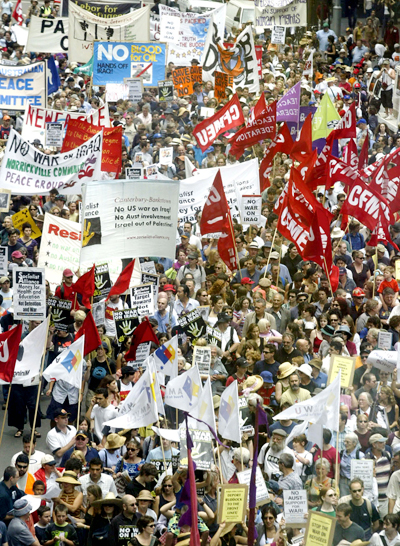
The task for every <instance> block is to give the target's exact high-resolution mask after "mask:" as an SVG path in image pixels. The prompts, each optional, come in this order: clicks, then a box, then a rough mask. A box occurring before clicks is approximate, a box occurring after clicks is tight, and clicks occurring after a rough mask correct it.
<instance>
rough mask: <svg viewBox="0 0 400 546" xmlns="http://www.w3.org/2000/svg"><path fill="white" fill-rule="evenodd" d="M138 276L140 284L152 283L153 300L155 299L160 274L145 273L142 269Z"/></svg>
mask: <svg viewBox="0 0 400 546" xmlns="http://www.w3.org/2000/svg"><path fill="white" fill-rule="evenodd" d="M140 278H141V282H140V284H152V285H153V296H154V301H157V295H158V283H159V282H160V276H159V275H157V274H156V273H147V272H145V271H142V273H141V276H140Z"/></svg>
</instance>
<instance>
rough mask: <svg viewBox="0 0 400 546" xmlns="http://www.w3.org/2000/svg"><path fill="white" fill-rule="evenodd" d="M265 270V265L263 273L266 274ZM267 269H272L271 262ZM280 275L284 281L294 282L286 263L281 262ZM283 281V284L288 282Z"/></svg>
mask: <svg viewBox="0 0 400 546" xmlns="http://www.w3.org/2000/svg"><path fill="white" fill-rule="evenodd" d="M264 271H265V267H263V269H262V270H261V273H263V274H264ZM267 271H271V264H269V265H268V269H267ZM279 276H280V278H281V279H283V281H286V282H292V277H291V276H290V273H289V269H288V268H287V267H286V265H284V264H279ZM283 281H282V284H283V285H286V282H283Z"/></svg>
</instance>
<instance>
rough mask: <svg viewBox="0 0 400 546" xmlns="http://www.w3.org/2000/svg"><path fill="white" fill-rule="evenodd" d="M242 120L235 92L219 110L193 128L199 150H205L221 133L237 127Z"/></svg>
mask: <svg viewBox="0 0 400 546" xmlns="http://www.w3.org/2000/svg"><path fill="white" fill-rule="evenodd" d="M244 122H245V119H244V115H243V112H242V108H241V106H240V102H239V97H238V96H237V94H235V95H233V97H232V98H231V100H230V101H229V102H228V103H227V104H226V105H225V106H224V107H223V108H221V110H218V112H216V113H215V114H214V115H213V116H211V117H210V118H208V119H205V120H204V121H202V122H201V123H199V124H198V125H196V127H195V128H194V129H193V135H194V137H195V138H196V140H197V143H198V145H199V148H200V149H201V151H202V152H205V151H206V150H207V148H209V147H210V146H211V145H212V143H213V142H214V140H215V139H217V138H218V136H219V135H220V134H221V133H224V132H225V131H228V130H229V129H233V128H234V127H238V126H239V125H242V124H243V123H244Z"/></svg>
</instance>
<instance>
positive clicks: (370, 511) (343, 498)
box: [340, 495, 372, 521]
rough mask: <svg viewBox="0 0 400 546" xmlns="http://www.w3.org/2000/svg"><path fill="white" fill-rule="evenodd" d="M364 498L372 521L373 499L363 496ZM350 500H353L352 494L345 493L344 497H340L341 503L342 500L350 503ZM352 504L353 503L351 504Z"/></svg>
mask: <svg viewBox="0 0 400 546" xmlns="http://www.w3.org/2000/svg"><path fill="white" fill-rule="evenodd" d="M363 499H364V500H365V502H366V503H367V510H368V514H369V517H370V518H371V521H372V504H371V501H370V500H369V499H366V498H364V497H363ZM350 501H351V495H345V496H344V497H342V498H341V499H340V504H341V503H342V502H344V503H346V504H350ZM350 506H351V505H350Z"/></svg>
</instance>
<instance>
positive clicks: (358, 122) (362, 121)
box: [357, 118, 367, 125]
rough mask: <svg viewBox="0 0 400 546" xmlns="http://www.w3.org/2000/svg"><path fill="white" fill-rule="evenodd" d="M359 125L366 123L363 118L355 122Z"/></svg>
mask: <svg viewBox="0 0 400 546" xmlns="http://www.w3.org/2000/svg"><path fill="white" fill-rule="evenodd" d="M360 123H367V120H366V119H364V118H361V119H359V120H358V121H357V125H360Z"/></svg>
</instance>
